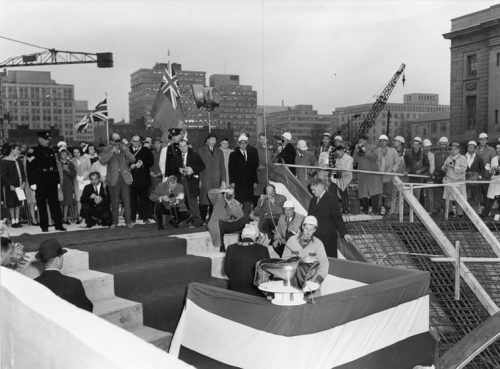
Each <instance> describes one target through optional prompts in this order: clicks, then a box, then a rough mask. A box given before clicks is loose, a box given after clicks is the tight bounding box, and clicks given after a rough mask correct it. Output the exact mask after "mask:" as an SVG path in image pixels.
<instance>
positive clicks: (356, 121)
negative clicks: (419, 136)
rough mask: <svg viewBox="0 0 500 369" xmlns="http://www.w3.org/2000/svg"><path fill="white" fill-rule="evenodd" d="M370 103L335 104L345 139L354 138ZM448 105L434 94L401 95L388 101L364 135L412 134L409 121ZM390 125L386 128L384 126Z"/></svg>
mask: <svg viewBox="0 0 500 369" xmlns="http://www.w3.org/2000/svg"><path fill="white" fill-rule="evenodd" d="M371 107H372V104H362V105H352V106H345V107H338V108H335V112H334V116H335V119H338V122H339V123H338V124H339V127H340V129H341V130H342V136H343V137H344V139H347V140H351V139H354V137H355V136H356V134H357V133H358V132H359V129H360V126H361V124H362V122H363V121H364V119H365V118H366V116H367V114H368V112H369V111H370V109H371ZM449 110H450V107H449V106H448V105H440V104H439V96H438V95H436V94H427V93H413V94H407V95H404V96H403V103H390V102H389V103H387V104H386V105H385V106H384V109H383V110H382V111H381V112H380V114H379V115H378V117H377V119H376V120H375V124H374V125H373V126H372V127H371V128H370V129H369V131H368V133H367V135H368V140H369V141H370V142H373V143H376V142H378V138H379V136H380V135H382V134H386V135H388V136H389V138H393V137H395V136H403V137H405V139H408V140H409V139H410V138H411V130H410V126H409V124H408V123H409V122H411V121H414V120H416V119H417V118H419V117H421V116H422V115H424V114H428V113H437V112H446V111H449ZM387 128H389V129H387Z"/></svg>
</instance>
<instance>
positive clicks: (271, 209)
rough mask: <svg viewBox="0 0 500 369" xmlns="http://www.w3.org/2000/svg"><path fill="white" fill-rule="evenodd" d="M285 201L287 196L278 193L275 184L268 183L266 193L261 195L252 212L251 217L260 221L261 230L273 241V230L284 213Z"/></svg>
mask: <svg viewBox="0 0 500 369" xmlns="http://www.w3.org/2000/svg"><path fill="white" fill-rule="evenodd" d="M285 201H286V197H285V196H283V195H280V194H278V193H276V188H275V187H274V185H272V184H268V185H267V186H266V193H265V195H260V199H259V201H258V203H257V206H256V207H255V209H253V211H252V213H251V214H250V219H252V220H256V221H258V222H259V230H260V231H261V232H264V233H265V234H266V235H267V237H269V240H270V241H271V243H272V242H273V241H274V235H273V232H274V229H275V228H276V224H277V223H278V220H279V218H280V216H281V215H282V214H283V205H284V204H285Z"/></svg>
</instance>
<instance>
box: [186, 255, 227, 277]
mask: <svg viewBox="0 0 500 369" xmlns="http://www.w3.org/2000/svg"><path fill="white" fill-rule="evenodd" d="M193 255H196V256H201V257H204V258H209V259H210V260H211V261H212V269H211V273H210V275H211V277H214V278H222V279H227V276H226V274H225V273H224V258H225V256H226V254H225V253H223V252H202V251H200V252H197V253H196V254H193Z"/></svg>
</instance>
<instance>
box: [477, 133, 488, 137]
mask: <svg viewBox="0 0 500 369" xmlns="http://www.w3.org/2000/svg"><path fill="white" fill-rule="evenodd" d="M482 138H488V135H487V134H486V133H484V132H481V133H480V134H479V139H482Z"/></svg>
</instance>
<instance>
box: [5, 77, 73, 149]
mask: <svg viewBox="0 0 500 369" xmlns="http://www.w3.org/2000/svg"><path fill="white" fill-rule="evenodd" d="M0 86H1V89H0V100H1V115H2V116H4V117H8V119H7V118H6V119H4V120H3V127H2V129H3V131H4V133H7V132H8V130H9V129H11V130H12V129H16V128H17V127H20V126H27V127H28V128H29V129H32V130H41V129H51V128H56V129H58V130H59V131H60V132H61V135H62V136H63V137H64V138H65V139H68V140H70V139H72V138H73V126H74V124H75V119H74V104H75V100H74V86H73V85H70V84H59V83H56V82H55V81H54V80H53V79H52V78H51V74H50V72H39V71H27V70H22V71H8V72H7V71H3V72H1V73H0Z"/></svg>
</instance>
